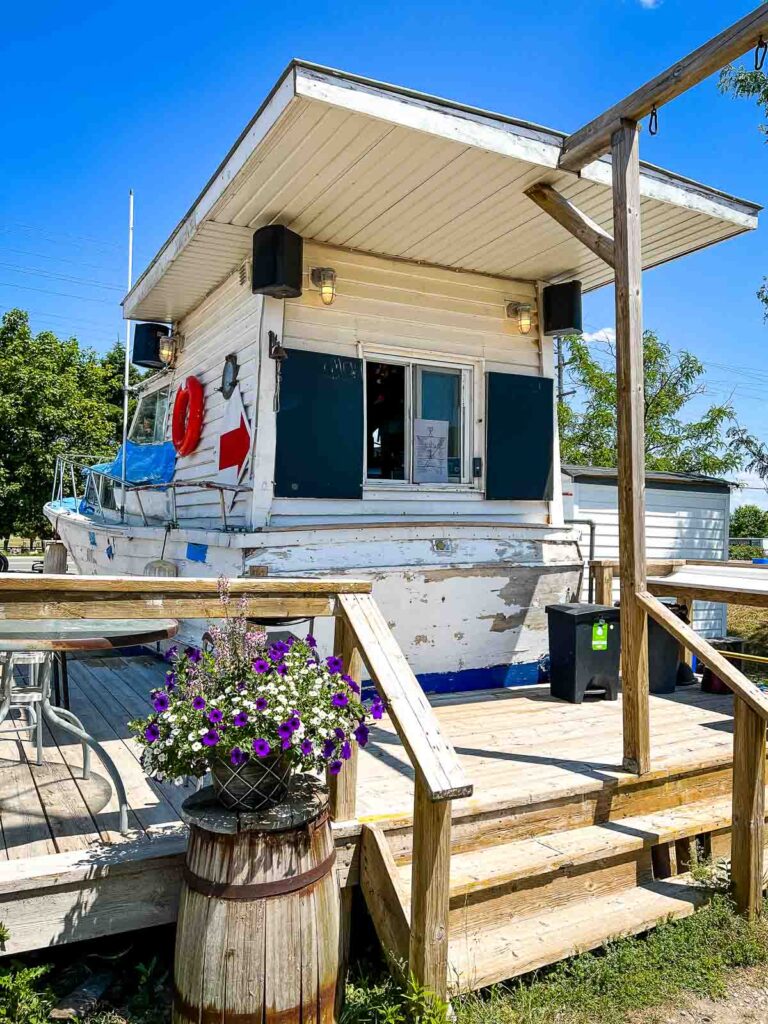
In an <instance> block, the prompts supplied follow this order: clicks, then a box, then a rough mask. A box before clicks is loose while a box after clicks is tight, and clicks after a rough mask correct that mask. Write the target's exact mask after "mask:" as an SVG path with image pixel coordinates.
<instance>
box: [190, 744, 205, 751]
mask: <svg viewBox="0 0 768 1024" xmlns="http://www.w3.org/2000/svg"><path fill="white" fill-rule="evenodd" d="M192 749H193V750H202V749H203V744H202V743H193V744H192Z"/></svg>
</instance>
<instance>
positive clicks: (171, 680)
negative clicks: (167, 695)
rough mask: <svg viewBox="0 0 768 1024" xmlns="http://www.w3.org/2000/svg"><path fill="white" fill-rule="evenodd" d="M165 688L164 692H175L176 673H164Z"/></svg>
mask: <svg viewBox="0 0 768 1024" xmlns="http://www.w3.org/2000/svg"><path fill="white" fill-rule="evenodd" d="M165 688H166V690H175V689H176V673H175V672H166V673H165Z"/></svg>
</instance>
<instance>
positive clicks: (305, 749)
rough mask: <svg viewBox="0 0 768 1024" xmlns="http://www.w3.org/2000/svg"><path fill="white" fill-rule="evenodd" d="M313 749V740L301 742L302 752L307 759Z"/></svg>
mask: <svg viewBox="0 0 768 1024" xmlns="http://www.w3.org/2000/svg"><path fill="white" fill-rule="evenodd" d="M313 749H314V748H313V747H312V740H302V741H301V752H302V754H304V756H305V757H309V755H310V754H311V753H312V750H313Z"/></svg>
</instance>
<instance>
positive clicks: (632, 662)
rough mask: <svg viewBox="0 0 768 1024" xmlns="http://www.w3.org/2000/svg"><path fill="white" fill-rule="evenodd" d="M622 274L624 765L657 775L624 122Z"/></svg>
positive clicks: (633, 132)
mask: <svg viewBox="0 0 768 1024" xmlns="http://www.w3.org/2000/svg"><path fill="white" fill-rule="evenodd" d="M611 147H612V153H613V233H614V256H615V268H616V385H617V426H618V470H619V565H620V566H621V676H622V689H623V698H622V707H623V715H624V767H625V768H627V770H629V771H634V772H636V773H637V774H638V775H644V774H645V773H646V772H648V771H650V767H651V763H650V762H651V757H650V731H649V721H648V618H647V616H646V613H645V610H644V608H643V607H642V605H641V604H640V603H639V602H638V600H637V594H638V592H643V591H645V588H646V566H645V418H644V413H645V410H644V402H643V322H642V292H641V273H642V259H641V252H640V159H639V141H638V126H637V123H636V122H634V121H624V120H623V121H622V122H621V127H620V128H619V129H618V130H617V131H616V132H615V133H614V135H613V138H612V140H611Z"/></svg>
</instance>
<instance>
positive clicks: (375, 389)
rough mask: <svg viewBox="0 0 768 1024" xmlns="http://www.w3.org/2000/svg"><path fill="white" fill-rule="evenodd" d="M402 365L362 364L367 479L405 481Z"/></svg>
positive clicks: (403, 370)
mask: <svg viewBox="0 0 768 1024" xmlns="http://www.w3.org/2000/svg"><path fill="white" fill-rule="evenodd" d="M405 370H406V368H405V366H402V365H398V364H396V363H374V362H367V363H366V364H365V411H366V434H367V437H366V446H367V453H368V479H369V480H405Z"/></svg>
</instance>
